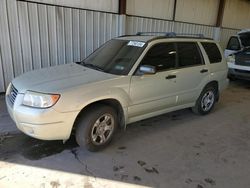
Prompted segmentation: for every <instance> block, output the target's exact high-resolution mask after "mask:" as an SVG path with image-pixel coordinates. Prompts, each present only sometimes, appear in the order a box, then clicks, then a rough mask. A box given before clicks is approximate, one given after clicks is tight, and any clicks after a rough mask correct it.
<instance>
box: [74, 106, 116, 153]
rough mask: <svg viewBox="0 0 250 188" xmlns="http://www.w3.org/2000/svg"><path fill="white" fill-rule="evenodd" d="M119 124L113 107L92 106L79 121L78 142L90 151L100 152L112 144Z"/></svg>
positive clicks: (77, 128) (77, 129)
mask: <svg viewBox="0 0 250 188" xmlns="http://www.w3.org/2000/svg"><path fill="white" fill-rule="evenodd" d="M117 124H118V121H117V113H116V111H115V110H114V109H113V108H112V107H110V106H106V105H95V106H92V107H90V108H88V109H87V111H86V113H84V114H82V115H81V116H80V118H79V119H78V121H77V127H76V142H77V143H78V145H80V147H85V148H86V149H87V150H89V151H92V152H94V151H99V150H101V149H103V148H105V147H106V146H107V145H108V144H109V143H110V142H111V140H112V137H113V135H114V133H115V131H116V129H117ZM105 129H107V130H105Z"/></svg>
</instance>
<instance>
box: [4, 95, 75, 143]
mask: <svg viewBox="0 0 250 188" xmlns="http://www.w3.org/2000/svg"><path fill="white" fill-rule="evenodd" d="M23 97H24V95H23V94H18V95H17V97H16V99H15V102H14V104H12V103H11V102H10V100H9V97H8V96H7V95H6V97H5V100H6V105H7V109H8V112H9V114H10V116H11V118H12V119H13V120H14V122H15V123H16V126H17V128H18V129H19V130H21V131H22V132H24V133H25V134H27V135H29V136H31V137H34V138H38V139H42V140H67V139H68V138H69V137H70V134H71V130H72V127H73V124H74V121H75V118H76V116H77V114H78V112H67V113H61V112H57V111H56V110H54V109H53V108H48V109H39V108H31V107H27V106H24V105H22V101H23Z"/></svg>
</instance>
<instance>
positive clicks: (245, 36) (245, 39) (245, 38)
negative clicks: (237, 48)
mask: <svg viewBox="0 0 250 188" xmlns="http://www.w3.org/2000/svg"><path fill="white" fill-rule="evenodd" d="M239 35H240V40H241V44H242V45H243V46H244V47H248V46H250V32H247V33H241V34H239Z"/></svg>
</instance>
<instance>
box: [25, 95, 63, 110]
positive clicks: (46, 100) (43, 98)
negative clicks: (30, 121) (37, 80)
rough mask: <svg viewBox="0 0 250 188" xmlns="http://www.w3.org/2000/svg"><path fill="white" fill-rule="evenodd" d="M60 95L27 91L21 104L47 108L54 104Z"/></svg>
mask: <svg viewBox="0 0 250 188" xmlns="http://www.w3.org/2000/svg"><path fill="white" fill-rule="evenodd" d="M59 98H60V95H58V94H44V93H38V92H33V91H27V92H26V93H25V95H24V98H23V105H25V106H31V107H35V108H49V107H51V106H53V105H54V104H56V102H57V101H58V99H59Z"/></svg>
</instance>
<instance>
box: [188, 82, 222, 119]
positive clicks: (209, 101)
mask: <svg viewBox="0 0 250 188" xmlns="http://www.w3.org/2000/svg"><path fill="white" fill-rule="evenodd" d="M217 96H218V91H217V89H216V88H215V87H214V86H207V87H205V88H204V89H203V91H202V92H201V94H200V96H199V98H198V99H197V101H196V103H195V106H194V107H193V108H192V111H193V112H194V113H195V114H198V115H206V114H208V113H209V112H211V110H212V109H213V107H214V104H215V102H216V101H217Z"/></svg>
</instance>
